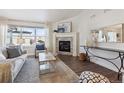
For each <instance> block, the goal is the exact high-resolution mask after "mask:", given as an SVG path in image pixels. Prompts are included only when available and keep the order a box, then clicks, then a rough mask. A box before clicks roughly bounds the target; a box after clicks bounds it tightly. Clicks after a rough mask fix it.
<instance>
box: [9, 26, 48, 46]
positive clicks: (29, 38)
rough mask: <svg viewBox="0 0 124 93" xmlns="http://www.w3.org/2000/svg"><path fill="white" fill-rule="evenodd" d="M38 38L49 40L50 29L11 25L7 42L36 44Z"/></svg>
mask: <svg viewBox="0 0 124 93" xmlns="http://www.w3.org/2000/svg"><path fill="white" fill-rule="evenodd" d="M38 40H42V41H44V42H45V43H46V42H47V41H48V29H47V28H37V27H17V26H9V28H8V33H7V44H14V45H17V44H25V45H31V44H35V43H36V42H37V41H38Z"/></svg>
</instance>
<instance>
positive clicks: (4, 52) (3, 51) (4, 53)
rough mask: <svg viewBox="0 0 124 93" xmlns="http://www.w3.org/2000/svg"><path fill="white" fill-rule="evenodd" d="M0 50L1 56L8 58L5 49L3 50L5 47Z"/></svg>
mask: <svg viewBox="0 0 124 93" xmlns="http://www.w3.org/2000/svg"><path fill="white" fill-rule="evenodd" d="M0 50H1V52H2V54H3V55H4V56H5V57H6V58H8V53H7V50H6V48H5V47H1V48H0Z"/></svg>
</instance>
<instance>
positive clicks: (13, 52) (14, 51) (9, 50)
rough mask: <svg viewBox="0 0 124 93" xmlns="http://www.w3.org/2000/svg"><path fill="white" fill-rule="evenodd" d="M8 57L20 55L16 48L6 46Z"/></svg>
mask: <svg viewBox="0 0 124 93" xmlns="http://www.w3.org/2000/svg"><path fill="white" fill-rule="evenodd" d="M7 53H8V58H14V57H18V56H20V55H21V53H20V51H19V49H18V48H7Z"/></svg>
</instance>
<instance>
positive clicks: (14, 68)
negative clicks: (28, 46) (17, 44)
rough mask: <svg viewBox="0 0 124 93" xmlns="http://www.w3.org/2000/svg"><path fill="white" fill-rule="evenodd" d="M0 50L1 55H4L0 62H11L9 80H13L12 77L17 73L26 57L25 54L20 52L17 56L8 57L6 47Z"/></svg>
mask: <svg viewBox="0 0 124 93" xmlns="http://www.w3.org/2000/svg"><path fill="white" fill-rule="evenodd" d="M0 51H1V52H2V53H3V55H4V56H5V57H6V59H5V60H2V62H0V63H5V62H7V63H10V64H11V76H12V77H11V82H14V79H15V78H16V76H17V75H18V73H19V71H20V70H21V68H22V66H23V65H24V63H25V61H26V59H27V54H26V53H25V54H22V55H21V56H19V57H15V58H11V59H8V53H7V50H6V48H0Z"/></svg>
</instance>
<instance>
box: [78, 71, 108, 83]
mask: <svg viewBox="0 0 124 93" xmlns="http://www.w3.org/2000/svg"><path fill="white" fill-rule="evenodd" d="M79 82H80V83H110V81H109V80H108V78H106V77H105V76H103V75H101V74H99V73H95V72H91V71H84V72H82V73H81V75H80V79H79Z"/></svg>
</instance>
